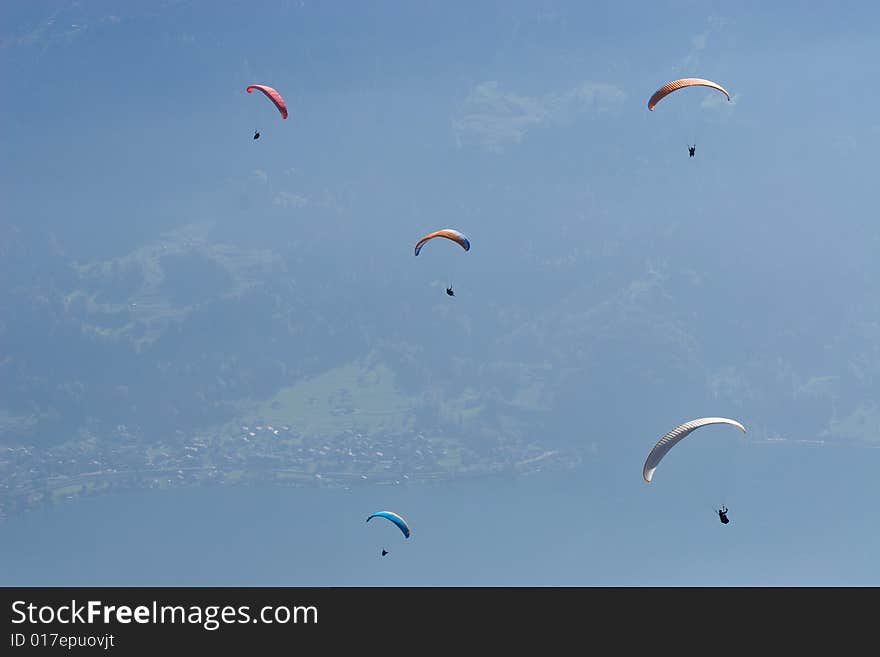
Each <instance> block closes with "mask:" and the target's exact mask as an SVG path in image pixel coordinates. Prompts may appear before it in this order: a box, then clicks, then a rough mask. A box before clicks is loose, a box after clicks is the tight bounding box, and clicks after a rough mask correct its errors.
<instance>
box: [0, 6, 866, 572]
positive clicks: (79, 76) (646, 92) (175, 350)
mask: <svg viewBox="0 0 880 657" xmlns="http://www.w3.org/2000/svg"><path fill="white" fill-rule="evenodd" d="M0 12H2V13H0V16H2V18H0V25H2V28H0V71H2V79H3V80H4V87H5V89H6V92H5V93H4V94H3V96H2V98H0V120H2V125H4V127H5V128H4V139H3V142H4V147H3V150H2V153H3V155H2V169H0V171H2V173H0V231H2V235H3V239H2V240H0V282H2V283H0V515H2V521H0V545H2V547H0V560H2V561H3V562H4V563H7V564H10V563H12V564H16V565H15V567H14V568H12V567H4V568H3V569H2V570H0V573H2V576H0V583H3V584H7V585H9V584H18V585H36V584H45V585H51V584H58V585H65V584H75V585H90V584H95V585H99V584H104V583H110V584H114V585H126V584H154V583H155V584H175V583H180V584H190V583H192V584H208V585H214V584H241V585H248V584H255V585H263V584H267V585H268V584H276V583H277V584H288V585H298V584H304V585H325V584H326V585H359V584H364V585H382V584H397V585H420V584H426V585H432V586H433V585H447V584H475V585H520V584H522V585H539V584H551V585H566V584H572V585H592V584H597V585H616V584H623V585H640V584H647V585H653V584H671V585H678V584H681V585H691V584H696V585H728V584H732V585H737V584H759V585H761V584H768V585H776V584H793V585H801V584H804V585H809V584H820V585H824V584H855V585H862V584H872V585H877V584H878V583H880V568H878V567H877V565H876V563H875V562H874V560H873V559H871V558H870V556H869V555H871V554H876V553H878V551H880V535H878V530H877V526H878V524H877V522H876V518H877V516H876V511H875V510H874V507H873V504H874V501H875V500H876V499H877V494H878V493H880V485H878V483H877V481H876V478H875V476H874V473H875V472H876V471H877V468H878V466H880V450H878V449H877V448H878V447H880V405H878V391H880V263H878V258H877V257H876V254H877V253H878V252H880V226H878V217H877V212H876V205H875V201H874V192H875V187H876V179H877V166H876V162H875V158H874V157H873V156H874V153H876V152H877V149H878V148H880V119H878V118H877V117H876V112H875V109H874V108H875V106H876V103H875V102H874V96H876V92H875V89H874V87H873V86H872V85H871V84H866V82H865V81H866V80H867V81H870V80H874V79H876V78H877V77H878V74H880V36H878V32H877V30H876V25H877V24H878V19H880V8H878V7H877V6H876V5H874V4H872V3H861V2H854V3H844V4H843V5H841V4H840V3H830V2H827V3H826V2H817V3H813V4H811V9H810V11H804V10H803V5H801V4H798V3H790V2H781V3H774V4H773V5H772V6H766V4H764V3H758V2H743V3H737V4H736V5H735V6H730V5H729V4H727V3H720V2H686V1H666V2H657V3H620V2H594V3H579V2H550V1H543V2H536V1H532V2H525V1H513V2H480V3H467V5H465V4H463V3H462V4H459V3H441V2H435V3H403V2H371V3H313V2H306V1H304V2H275V3H268V2H267V3H262V2H257V3H253V2H249V3H244V2H223V3H206V2H190V1H184V0H181V1H168V2H155V3H143V4H140V3H137V4H132V5H129V4H128V3H124V4H120V3H115V2H105V1H87V0H81V1H79V2H43V1H35V2H9V3H4V4H3V7H2V9H0ZM683 77H705V78H708V79H711V80H717V81H719V82H720V83H722V84H723V85H724V87H725V88H726V89H727V90H728V91H729V92H730V97H731V98H730V101H727V100H726V99H725V98H724V96H723V95H721V94H719V93H717V92H715V91H713V90H710V89H707V88H699V87H698V88H694V89H683V90H681V91H678V92H675V93H674V94H672V95H670V96H669V97H668V98H666V99H664V100H663V101H662V103H661V104H660V105H658V106H657V107H656V108H655V109H654V110H653V111H649V110H648V109H647V107H646V103H647V100H648V98H649V97H650V95H651V94H652V93H653V92H654V91H655V90H657V89H658V88H659V87H660V86H661V85H663V84H665V83H666V82H668V81H670V80H674V79H677V78H683ZM251 84H267V85H271V86H272V87H274V88H275V89H277V90H279V92H281V93H282V94H283V96H284V99H285V100H286V103H287V107H288V110H289V116H288V118H287V119H282V117H281V116H280V115H279V112H278V111H277V109H276V108H275V107H273V105H272V103H270V102H269V101H268V100H267V98H265V97H263V96H262V95H260V94H256V93H254V94H248V93H246V92H245V88H246V87H247V86H248V85H251ZM257 130H258V131H259V132H260V138H259V139H253V135H254V132H255V131H257ZM694 143H696V153H695V157H693V158H691V157H688V152H687V146H688V145H692V144H694ZM447 227H448V228H456V229H458V230H460V231H462V232H463V233H464V234H466V235H467V237H468V238H469V240H470V244H471V248H470V249H469V250H468V251H464V250H463V249H461V248H460V247H459V246H458V245H457V244H455V243H454V242H451V241H447V240H442V239H438V240H433V241H431V242H430V243H428V244H427V245H426V246H425V247H424V249H423V250H422V251H421V252H420V254H419V255H418V256H417V257H414V255H413V246H414V244H415V243H416V241H417V240H418V239H419V238H420V237H422V236H423V235H425V234H427V233H429V232H431V231H435V230H438V229H441V228H447ZM450 285H451V286H453V287H454V290H455V296H454V297H449V296H447V294H445V293H444V290H445V288H446V287H447V286H450ZM704 416H723V417H728V418H735V419H736V420H738V421H739V422H742V423H743V425H744V426H745V427H746V428H747V430H748V432H747V433H746V434H745V436H743V435H742V434H741V433H740V432H738V431H736V430H735V429H732V428H731V427H706V428H703V429H700V430H699V433H695V434H694V435H693V437H692V438H689V439H688V440H687V442H686V443H684V442H683V443H682V444H681V445H680V446H678V447H676V448H675V450H674V451H673V452H671V453H670V454H669V456H668V457H667V458H666V460H664V462H663V464H662V465H661V466H660V467H659V468H658V470H657V474H656V476H655V480H654V481H653V482H652V483H651V484H650V485H647V484H646V483H645V482H644V481H643V480H642V478H641V476H640V475H641V472H640V470H641V468H642V464H643V462H644V460H645V457H646V456H647V454H648V452H649V451H650V450H651V448H652V447H653V446H654V443H655V442H656V441H657V440H658V439H659V438H660V436H662V435H663V434H664V433H665V432H667V431H669V430H670V429H672V428H673V427H675V426H676V425H678V424H680V423H682V422H685V421H687V420H690V419H693V418H697V417H704ZM721 504H726V505H727V506H729V507H730V509H731V520H732V523H731V524H730V525H729V526H721V525H720V524H719V522H718V518H717V516H715V517H713V513H714V511H715V509H717V508H719V506H720V505H721ZM386 507H388V508H392V509H395V510H398V511H400V512H401V513H402V514H403V515H404V516H405V517H406V518H407V520H408V521H409V522H410V523H411V525H412V526H413V536H412V538H410V539H406V540H404V539H403V537H402V536H401V535H400V533H399V532H397V533H396V534H394V533H392V531H391V530H394V531H395V532H396V531H397V530H396V529H395V528H394V527H393V526H389V525H388V524H387V523H386V524H385V525H378V526H377V523H370V524H365V523H364V519H365V518H366V517H367V515H369V514H370V513H372V512H374V511H376V510H378V509H380V508H386ZM315 518H319V520H317V521H316V520H315ZM316 523H317V524H316ZM532 526H534V527H537V528H539V530H538V531H535V529H534V527H532ZM97 527H100V529H99V530H98V529H96V528H97ZM646 533H649V534H650V536H651V537H652V541H649V542H643V537H644V536H645V534H646ZM126 536H128V537H129V538H125V537H126ZM132 536H137V537H140V538H139V539H137V540H135V539H134V538H131V537H132ZM96 546H97V547H96ZM256 546H260V548H259V552H260V554H262V555H263V556H262V557H261V558H260V559H255V557H254V554H255V553H256V551H255V548H256ZM389 546H390V547H389ZM383 547H389V549H390V555H389V556H388V557H386V558H385V559H383V560H382V561H380V566H381V567H380V568H379V569H378V570H377V569H376V559H377V558H378V559H382V558H381V557H378V552H379V550H380V549H382V548H383ZM112 555H115V556H112ZM138 555H140V556H138ZM291 555H294V556H291ZM137 564H139V565H137Z"/></svg>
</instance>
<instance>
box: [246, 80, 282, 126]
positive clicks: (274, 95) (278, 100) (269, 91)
mask: <svg viewBox="0 0 880 657" xmlns="http://www.w3.org/2000/svg"><path fill="white" fill-rule="evenodd" d="M254 89H258V90H260V91H262V92H263V93H264V94H266V97H267V98H268V99H269V100H271V101H272V102H273V103H275V107H277V108H278V111H279V112H281V116H282V118H285V119H286V118H287V103H285V102H284V99H283V98H282V97H281V94H280V93H278V92H277V91H275V90H274V89H273V88H272V87H267V86H266V85H264V84H252V85H251V86H249V87H248V88H247V92H248V93H251V92H252V91H253V90H254Z"/></svg>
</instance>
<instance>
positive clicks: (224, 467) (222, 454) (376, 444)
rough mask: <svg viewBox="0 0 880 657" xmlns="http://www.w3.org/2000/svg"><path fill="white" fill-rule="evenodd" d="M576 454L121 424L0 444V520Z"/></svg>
mask: <svg viewBox="0 0 880 657" xmlns="http://www.w3.org/2000/svg"><path fill="white" fill-rule="evenodd" d="M579 463H580V457H579V456H578V455H577V454H576V453H573V452H568V451H559V450H547V449H545V448H543V447H540V446H537V445H534V444H529V443H526V442H524V441H522V440H518V439H508V440H505V439H501V438H491V439H487V438H479V439H476V440H473V441H471V442H470V443H468V444H467V445H465V444H464V443H462V442H461V441H459V440H453V439H450V438H448V437H433V436H432V437H430V438H429V437H426V436H425V435H424V434H422V433H420V432H418V431H414V430H407V431H402V432H396V433H387V434H383V435H382V436H376V435H371V436H367V435H364V434H362V433H360V432H358V431H355V430H351V429H348V430H345V431H343V432H342V433H341V434H339V435H336V436H334V437H332V438H328V437H327V436H323V437H319V436H307V435H303V434H300V433H298V432H297V431H296V430H295V429H294V428H292V427H291V426H289V425H280V426H276V425H272V424H265V423H262V422H258V423H256V424H254V425H252V426H248V425H242V426H240V427H239V428H238V430H237V431H235V432H231V434H230V435H226V436H219V437H218V436H212V437H210V438H208V437H196V438H186V437H184V436H183V435H182V432H178V435H177V436H175V438H174V439H173V440H171V441H166V442H163V443H155V444H150V443H148V442H146V441H145V440H144V439H143V437H141V436H139V435H137V434H136V433H134V432H131V433H130V432H129V430H128V429H127V427H125V426H124V425H120V426H118V427H117V430H116V431H115V432H114V436H113V439H111V440H105V441H99V440H97V439H96V438H95V437H94V436H93V435H90V434H88V433H83V435H81V436H80V437H79V438H78V439H76V440H73V441H70V442H67V443H63V444H59V445H54V446H51V447H40V448H38V447H33V446H0V520H2V519H4V518H6V517H9V516H12V515H15V514H17V513H20V512H22V511H26V510H29V509H33V508H37V507H41V506H46V505H53V504H57V503H63V502H65V501H73V500H76V499H77V498H79V497H81V496H88V495H99V494H107V493H111V492H114V491H120V490H126V489H131V488H171V487H179V486H202V485H269V484H274V485H287V486H306V485H313V486H314V485H317V486H338V487H352V486H356V485H406V484H409V483H416V482H429V481H444V480H449V479H455V478H458V477H473V476H483V475H489V474H500V473H530V472H537V471H540V470H545V469H551V470H555V469H568V468H574V467H577V465H578V464H579Z"/></svg>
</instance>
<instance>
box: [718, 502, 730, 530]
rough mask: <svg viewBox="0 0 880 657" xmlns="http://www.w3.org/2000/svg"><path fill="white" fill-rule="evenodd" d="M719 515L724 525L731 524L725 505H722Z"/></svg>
mask: <svg viewBox="0 0 880 657" xmlns="http://www.w3.org/2000/svg"><path fill="white" fill-rule="evenodd" d="M717 513H718V517H719V518H721V522H722V523H723V524H725V525H726V524H727V523H729V522H730V520H728V519H727V507H726V506H724V505H723V504H722V505H721V508H720V509H718V511H717Z"/></svg>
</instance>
